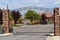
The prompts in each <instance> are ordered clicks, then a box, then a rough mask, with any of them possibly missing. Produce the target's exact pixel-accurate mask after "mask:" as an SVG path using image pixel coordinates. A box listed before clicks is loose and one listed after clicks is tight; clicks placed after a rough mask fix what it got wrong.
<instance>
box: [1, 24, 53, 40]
mask: <svg viewBox="0 0 60 40" xmlns="http://www.w3.org/2000/svg"><path fill="white" fill-rule="evenodd" d="M13 30H14V31H13V35H10V36H4V37H3V36H2V37H0V40H45V39H46V37H47V36H48V35H49V34H51V33H53V32H54V25H53V24H48V25H39V24H38V25H23V26H21V27H19V28H14V29H13Z"/></svg>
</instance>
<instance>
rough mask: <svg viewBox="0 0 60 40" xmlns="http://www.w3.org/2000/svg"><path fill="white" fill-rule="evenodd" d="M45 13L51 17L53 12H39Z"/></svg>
mask: <svg viewBox="0 0 60 40" xmlns="http://www.w3.org/2000/svg"><path fill="white" fill-rule="evenodd" d="M43 13H44V14H45V15H46V16H47V17H52V16H53V14H52V13H51V12H40V13H39V14H40V15H42V14H43Z"/></svg>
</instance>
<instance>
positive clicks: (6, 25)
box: [3, 9, 9, 33]
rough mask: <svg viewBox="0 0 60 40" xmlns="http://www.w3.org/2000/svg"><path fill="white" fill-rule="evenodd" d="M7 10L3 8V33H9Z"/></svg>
mask: <svg viewBox="0 0 60 40" xmlns="http://www.w3.org/2000/svg"><path fill="white" fill-rule="evenodd" d="M8 17H9V11H8V10H6V9H3V28H4V30H5V33H9V18H8Z"/></svg>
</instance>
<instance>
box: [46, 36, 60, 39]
mask: <svg viewBox="0 0 60 40" xmlns="http://www.w3.org/2000/svg"><path fill="white" fill-rule="evenodd" d="M46 40H60V36H48V37H47V38H46Z"/></svg>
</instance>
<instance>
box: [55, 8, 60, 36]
mask: <svg viewBox="0 0 60 40" xmlns="http://www.w3.org/2000/svg"><path fill="white" fill-rule="evenodd" d="M54 33H55V36H60V15H59V8H54Z"/></svg>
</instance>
